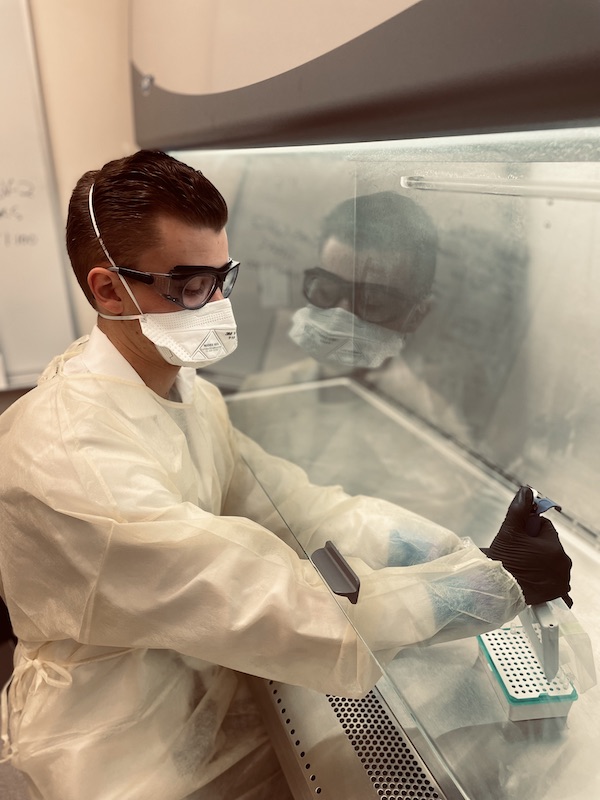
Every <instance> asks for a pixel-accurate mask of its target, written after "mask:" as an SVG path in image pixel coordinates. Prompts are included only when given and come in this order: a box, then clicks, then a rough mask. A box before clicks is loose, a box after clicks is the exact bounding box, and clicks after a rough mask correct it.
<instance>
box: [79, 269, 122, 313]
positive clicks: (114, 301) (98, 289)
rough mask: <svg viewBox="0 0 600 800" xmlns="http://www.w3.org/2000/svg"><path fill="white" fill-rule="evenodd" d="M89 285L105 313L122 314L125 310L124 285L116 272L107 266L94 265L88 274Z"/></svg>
mask: <svg viewBox="0 0 600 800" xmlns="http://www.w3.org/2000/svg"><path fill="white" fill-rule="evenodd" d="M87 282H88V286H89V287H90V291H91V292H92V294H93V295H94V299H95V300H96V306H97V308H98V310H99V311H102V312H103V313H106V314H110V315H116V316H120V315H121V314H123V311H124V304H123V301H124V297H123V292H124V287H123V284H122V282H121V280H120V278H119V276H118V275H117V274H116V273H115V272H111V271H110V270H108V269H106V267H92V269H91V270H90V271H89V272H88V276H87Z"/></svg>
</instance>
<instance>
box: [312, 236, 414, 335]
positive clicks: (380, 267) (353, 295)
mask: <svg viewBox="0 0 600 800" xmlns="http://www.w3.org/2000/svg"><path fill="white" fill-rule="evenodd" d="M323 271H325V272H323ZM326 273H328V275H327V274H326ZM312 278H313V281H312V284H310V289H309V291H308V296H309V300H310V301H311V302H312V303H313V304H314V305H317V306H319V307H321V308H334V307H338V308H344V309H345V310H347V311H350V312H351V313H353V314H355V315H356V316H358V317H361V318H362V319H365V320H366V321H368V322H372V323H374V324H376V325H379V326H381V327H385V328H389V329H391V330H397V331H399V332H409V331H411V330H414V328H415V327H416V326H417V325H418V324H419V322H420V321H421V319H422V318H423V313H422V312H419V311H418V310H417V305H422V303H421V304H418V303H416V302H415V300H414V297H413V287H412V285H411V284H412V264H411V261H410V260H409V259H408V258H405V259H403V258H402V257H401V256H399V255H398V253H397V252H391V251H390V252H387V251H382V250H378V249H376V248H369V249H365V250H360V251H355V250H354V248H353V247H351V246H350V245H347V244H344V242H341V241H340V240H339V239H336V238H335V237H330V238H329V239H327V240H326V242H325V244H324V246H323V249H322V251H321V269H320V270H315V271H313V272H312ZM306 286H307V284H305V289H306Z"/></svg>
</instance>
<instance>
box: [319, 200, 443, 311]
mask: <svg viewBox="0 0 600 800" xmlns="http://www.w3.org/2000/svg"><path fill="white" fill-rule="evenodd" d="M331 236H334V237H335V238H336V239H339V241H341V242H343V243H344V244H347V245H349V246H350V247H353V248H354V249H355V250H357V251H360V250H366V249H369V248H374V249H377V250H382V251H388V250H389V251H391V252H398V253H401V254H404V255H405V256H412V265H411V272H412V278H413V291H414V293H415V296H416V297H417V298H421V297H425V296H427V295H428V294H429V292H431V287H432V284H433V280H434V277H435V268H436V259H437V249H438V237H437V232H436V229H435V226H434V224H433V221H432V219H431V217H430V216H429V214H428V213H427V212H426V211H425V209H424V208H422V207H421V206H419V205H417V204H416V203H415V202H414V201H413V200H411V199H410V198H408V197H405V196H403V195H400V194H398V192H394V191H387V192H377V193H375V194H363V195H360V196H358V197H352V198H349V199H348V200H344V201H343V202H341V203H339V204H338V205H337V206H336V207H335V208H334V209H333V210H332V211H330V212H329V214H328V215H327V216H326V217H325V218H324V220H323V222H322V225H321V232H320V239H319V249H320V250H322V248H323V246H324V244H325V242H326V241H327V239H329V238H330V237H331Z"/></svg>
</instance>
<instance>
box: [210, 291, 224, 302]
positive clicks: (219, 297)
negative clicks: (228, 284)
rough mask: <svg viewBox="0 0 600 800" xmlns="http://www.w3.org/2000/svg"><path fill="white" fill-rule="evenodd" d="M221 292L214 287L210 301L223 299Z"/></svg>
mask: <svg viewBox="0 0 600 800" xmlns="http://www.w3.org/2000/svg"><path fill="white" fill-rule="evenodd" d="M224 299H225V298H224V296H223V292H222V291H221V290H220V289H216V290H215V293H214V294H213V296H212V297H211V298H210V302H211V303H212V302H213V301H214V300H224Z"/></svg>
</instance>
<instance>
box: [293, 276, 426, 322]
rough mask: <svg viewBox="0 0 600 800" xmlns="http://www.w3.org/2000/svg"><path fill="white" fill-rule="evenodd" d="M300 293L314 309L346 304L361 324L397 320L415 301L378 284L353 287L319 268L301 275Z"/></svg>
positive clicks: (413, 305)
mask: <svg viewBox="0 0 600 800" xmlns="http://www.w3.org/2000/svg"><path fill="white" fill-rule="evenodd" d="M303 292H304V296H305V297H306V299H307V300H308V301H309V302H310V303H312V304H313V305H314V306H317V307H318V308H335V307H336V306H339V305H340V304H341V303H343V302H344V301H347V302H348V304H349V306H350V309H351V311H352V313H353V314H355V315H356V316H357V317H360V318H361V319H363V320H365V322H374V323H383V322H392V321H395V320H401V319H404V318H406V317H408V315H409V314H410V313H411V311H412V310H413V309H414V307H415V305H417V303H418V300H416V299H415V298H414V297H411V296H407V295H406V294H404V293H402V292H399V291H398V290H397V289H392V288H390V287H389V286H384V285H383V284H378V283H359V282H357V283H354V282H353V281H347V280H344V278H340V276H339V275H335V274H334V273H333V272H328V271H327V270H325V269H321V267H314V268H313V269H307V270H306V271H305V273H304V284H303Z"/></svg>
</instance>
